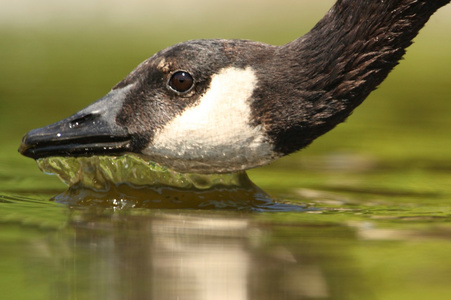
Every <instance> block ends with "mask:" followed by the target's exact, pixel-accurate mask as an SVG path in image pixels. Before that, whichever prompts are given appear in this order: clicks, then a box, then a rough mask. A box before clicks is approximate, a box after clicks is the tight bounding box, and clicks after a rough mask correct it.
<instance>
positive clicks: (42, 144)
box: [19, 86, 131, 159]
mask: <svg viewBox="0 0 451 300" xmlns="http://www.w3.org/2000/svg"><path fill="white" fill-rule="evenodd" d="M129 89H130V86H128V87H125V88H122V89H120V90H113V91H111V92H110V93H109V94H107V95H106V96H105V97H103V98H101V99H100V100H98V101H97V102H95V103H93V104H91V105H90V106H88V107H86V108H85V109H83V110H81V111H79V112H78V113H76V114H74V115H72V116H70V117H68V118H66V119H64V120H61V121H59V122H57V123H54V124H51V125H48V126H45V127H42V128H38V129H34V130H32V131H30V132H28V133H27V134H26V135H25V136H24V137H23V139H22V143H21V145H20V147H19V152H20V153H21V154H23V155H25V156H28V157H31V158H34V159H38V158H42V157H49V156H90V155H119V154H123V153H124V152H128V151H130V150H131V149H130V148H131V136H130V134H129V133H128V130H127V128H125V127H122V126H120V125H117V124H116V115H117V114H118V111H119V110H120V108H121V107H122V103H123V101H124V99H125V97H126V94H127V92H128V90H129Z"/></svg>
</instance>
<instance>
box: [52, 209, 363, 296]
mask: <svg viewBox="0 0 451 300" xmlns="http://www.w3.org/2000/svg"><path fill="white" fill-rule="evenodd" d="M70 220H71V221H70V227H71V230H72V232H71V233H70V234H68V235H67V236H66V237H65V239H62V240H60V243H64V244H65V245H57V247H59V248H61V249H70V254H69V255H66V256H65V257H63V258H62V260H63V261H64V262H63V263H61V264H60V267H61V269H62V270H60V273H61V274H67V272H69V273H70V274H69V275H68V278H70V280H60V281H59V282H58V283H57V285H56V289H55V293H56V294H55V299H62V298H71V299H72V298H73V299H75V298H78V297H80V296H81V295H83V296H87V298H94V297H95V298H108V299H197V300H199V299H210V300H211V299H236V300H240V299H317V298H329V299H343V298H346V297H344V296H345V294H346V293H348V292H350V290H347V287H350V286H351V285H352V293H357V294H359V293H360V292H363V287H360V285H361V283H359V280H356V279H357V278H358V277H359V274H358V271H357V270H353V272H350V273H348V274H347V275H346V276H340V275H339V274H343V270H344V269H347V268H352V260H351V259H350V257H349V256H348V254H347V251H345V250H346V247H347V243H348V242H349V238H353V237H354V233H353V232H352V231H351V230H350V229H349V228H341V227H340V228H337V227H335V226H320V227H318V226H308V225H301V224H296V226H290V225H289V224H286V225H281V226H277V225H274V224H269V223H261V222H258V221H255V220H254V215H253V214H252V213H251V214H249V213H245V214H237V213H233V212H221V213H218V212H214V211H210V212H208V213H206V212H187V211H162V210H156V211H149V210H140V209H134V210H131V211H128V212H126V213H125V212H123V213H117V212H116V213H112V211H111V210H110V209H106V210H99V209H98V208H97V209H96V208H93V207H91V208H90V209H89V210H82V211H80V210H73V211H72V213H71V216H70ZM335 238H339V240H338V242H337V240H335ZM331 239H334V241H333V244H334V249H330V248H328V245H329V244H330V243H331V242H332V241H331ZM66 279H67V278H66ZM68 294H69V295H70V297H68ZM365 299H369V298H368V297H367V296H366V297H365Z"/></svg>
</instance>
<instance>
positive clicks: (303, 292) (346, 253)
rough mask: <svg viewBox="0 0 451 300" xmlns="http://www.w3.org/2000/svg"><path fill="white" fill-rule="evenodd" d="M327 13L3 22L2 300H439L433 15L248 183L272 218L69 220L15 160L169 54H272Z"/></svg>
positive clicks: (235, 214) (450, 180) (48, 185)
mask: <svg viewBox="0 0 451 300" xmlns="http://www.w3.org/2000/svg"><path fill="white" fill-rule="evenodd" d="M290 3H291V2H290ZM304 5H305V4H304ZM300 7H301V6H299V5H298V6H296V9H298V8H299V9H300ZM325 7H327V5H326V6H325ZM325 7H324V8H323V11H318V12H317V13H316V12H315V13H311V14H310V13H306V12H305V11H303V10H299V11H302V12H303V13H302V14H303V18H302V19H303V20H302V23H300V22H301V21H299V19H298V18H295V17H294V16H295V14H294V13H289V12H288V11H287V10H285V13H286V15H283V14H280V15H279V14H276V15H277V17H275V16H274V11H271V10H272V8H270V6H268V5H267V4H266V5H263V7H262V15H261V16H255V18H252V19H251V20H249V19H248V18H245V17H244V16H246V15H247V13H249V12H250V11H251V9H252V8H253V7H252V6H249V7H247V6H245V7H244V8H243V11H240V12H238V13H237V12H235V11H234V10H231V11H223V14H224V16H223V17H221V18H216V17H217V16H219V15H214V14H213V15H210V17H205V18H203V19H202V18H199V19H196V20H195V21H194V25H193V26H188V27H180V26H182V25H183V24H184V23H183V21H182V20H178V21H174V23H173V24H170V25H168V26H167V27H165V26H161V22H162V19H161V17H160V19H158V20H146V21H143V20H139V22H138V21H137V22H138V23H136V24H128V23H127V24H126V23H125V22H124V24H119V25H118V23H114V22H107V21H105V22H104V23H95V24H94V23H86V22H81V21H74V22H75V23H74V24H69V23H70V21H67V22H68V23H64V24H63V25H64V26H61V27H60V26H59V23H52V24H51V26H50V25H48V24H38V25H35V26H32V25H29V24H28V25H23V26H21V25H15V26H12V25H8V26H7V25H2V26H0V70H1V71H0V129H1V130H0V132H1V138H2V147H1V148H0V257H1V260H0V274H1V275H0V287H1V294H2V299H107V298H108V299H384V300H385V299H409V300H410V299H449V298H451V288H450V283H451V279H450V278H451V211H450V210H451V208H450V207H451V206H450V204H451V155H450V152H451V130H450V129H451V118H450V117H449V116H450V115H451V101H450V100H451V96H450V94H451V71H450V70H451V68H450V67H449V66H450V65H451V55H450V54H449V53H451V42H450V40H449V39H448V36H449V32H451V24H450V22H449V21H446V20H447V18H446V17H443V16H441V15H438V16H436V18H435V19H432V21H431V22H430V24H428V25H429V26H427V27H426V28H425V29H424V30H423V31H422V32H421V34H420V36H419V37H418V38H417V39H416V42H415V44H414V45H413V46H412V47H411V48H410V49H409V51H408V54H407V56H406V59H405V61H403V62H402V63H401V65H400V66H398V67H397V68H396V69H395V71H394V72H393V73H392V74H391V75H390V76H389V78H388V80H387V81H386V82H384V83H383V84H382V86H381V87H380V88H379V89H378V90H377V91H375V92H374V93H373V94H372V95H371V96H370V97H369V98H368V99H367V100H366V101H365V103H364V104H362V106H361V107H359V108H358V109H357V110H356V112H355V113H354V114H353V115H352V116H351V117H350V119H349V120H348V121H347V122H346V123H345V124H342V125H340V126H338V128H336V129H335V130H334V131H332V132H331V133H329V134H327V135H325V136H324V137H321V138H320V139H318V140H317V141H316V142H315V143H314V144H313V145H312V146H310V147H309V148H308V149H306V150H304V151H301V152H299V153H297V154H294V155H291V156H290V157H287V158H284V159H281V160H279V161H277V162H275V163H273V164H271V165H270V166H267V167H264V168H259V169H255V170H251V171H249V172H248V174H249V176H250V178H251V179H252V181H253V182H254V183H256V184H257V185H258V186H259V187H260V188H261V189H262V190H264V191H266V192H267V193H268V194H269V195H271V197H272V198H273V199H277V203H279V204H283V205H285V206H284V209H281V210H282V211H274V210H268V211H265V210H261V211H255V210H243V209H240V210H235V209H227V210H224V209H220V208H218V207H216V208H211V207H210V208H205V209H199V207H195V208H193V207H191V208H190V207H187V208H183V209H182V208H180V207H178V208H177V206H175V208H168V206H165V205H161V206H158V207H155V206H152V205H150V206H147V207H146V208H136V207H135V208H134V207H132V205H131V206H130V205H127V203H125V202H124V201H122V202H121V199H124V198H126V195H124V194H123V191H119V192H118V194H117V195H116V196H115V197H116V198H115V199H112V200H115V201H116V202H115V203H117V205H96V203H93V202H90V205H88V206H77V207H73V206H71V205H66V204H62V203H58V202H55V201H51V200H50V199H52V198H53V197H55V196H58V195H61V194H63V193H65V191H66V187H65V186H64V185H63V184H62V183H61V182H60V181H59V180H58V179H57V178H56V177H54V176H46V175H44V174H43V173H41V172H40V171H39V169H38V168H37V166H36V163H35V162H34V161H32V160H30V159H27V158H24V157H21V156H20V155H19V154H18V153H17V148H18V146H19V143H20V139H21V137H22V135H23V134H24V133H25V132H27V131H28V130H30V129H32V128H36V127H40V126H43V125H46V124H49V123H51V122H54V121H57V120H59V119H62V118H64V117H66V116H68V115H70V114H71V113H73V112H75V111H77V110H79V109H81V108H82V107H84V106H86V105H87V104H89V103H91V102H93V101H94V100H96V99H98V98H100V97H101V96H103V95H104V94H105V93H106V92H108V90H109V89H110V88H111V86H113V85H114V84H115V83H116V82H118V81H119V80H120V79H121V78H123V77H124V76H125V75H126V74H127V73H128V72H129V71H131V69H132V68H134V66H136V65H137V64H138V63H139V62H140V61H142V60H144V59H145V58H146V57H148V56H149V55H151V54H152V53H154V52H155V51H157V50H159V49H161V48H164V47H165V46H167V45H170V44H174V43H176V42H179V41H182V40H186V39H192V38H210V37H225V38H233V37H242V38H250V39H254V40H261V41H265V42H269V43H282V42H285V41H288V40H290V39H292V38H295V37H296V36H298V35H299V34H300V33H302V32H305V31H306V30H308V28H310V27H311V26H312V25H313V23H314V20H315V19H317V18H319V16H320V15H322V14H323V13H324V9H325ZM265 9H266V10H267V11H266V10H265ZM293 10H294V8H293ZM448 11H449V9H448ZM216 13H218V12H216ZM218 14H219V13H218ZM227 14H229V15H227ZM253 14H255V12H253ZM221 16H222V15H221ZM231 16H234V17H236V19H233V18H232V17H231ZM448 16H449V13H448ZM232 19H233V20H232ZM144 22H148V23H144ZM152 22H154V23H152ZM268 22H271V24H280V26H281V27H277V26H275V27H274V26H270V28H268ZM68 24H69V25H68ZM142 24H147V26H142ZM143 27H145V28H143ZM180 28H184V30H180ZM281 32H282V33H283V34H281ZM160 192H161V193H160V194H163V195H164V191H160ZM121 193H122V194H121ZM99 197H100V196H99ZM290 207H291V208H293V207H295V208H297V209H290Z"/></svg>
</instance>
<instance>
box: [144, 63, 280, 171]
mask: <svg viewBox="0 0 451 300" xmlns="http://www.w3.org/2000/svg"><path fill="white" fill-rule="evenodd" d="M256 85H257V77H256V76H255V73H254V71H253V70H252V68H250V67H248V68H246V69H238V68H226V69H223V70H221V71H220V72H219V73H218V74H215V75H214V76H213V77H212V80H211V84H210V88H209V89H208V90H207V92H206V93H205V94H204V95H203V96H202V98H201V99H200V100H199V103H198V105H196V106H194V107H190V108H188V109H186V110H185V112H183V114H181V115H179V116H177V117H176V118H174V119H173V120H172V121H171V122H169V123H168V124H167V125H166V126H165V127H164V128H163V129H162V130H159V131H158V132H156V134H155V136H154V140H153V142H152V144H151V145H149V147H148V148H146V149H145V150H144V151H143V153H144V154H145V155H148V156H149V157H151V158H153V159H154V160H156V161H157V162H160V163H162V164H163V165H166V166H168V167H171V168H173V169H175V170H178V171H182V172H202V173H215V172H231V171H237V170H243V169H247V168H251V167H255V166H260V165H263V164H266V163H268V162H269V161H271V160H272V159H273V152H272V146H271V145H270V144H269V143H268V142H266V141H265V138H264V137H265V135H264V132H263V129H262V128H261V127H260V126H252V125H251V107H250V106H251V101H252V98H251V97H252V93H253V91H254V89H255V87H256Z"/></svg>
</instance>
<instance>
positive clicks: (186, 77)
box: [169, 71, 194, 93]
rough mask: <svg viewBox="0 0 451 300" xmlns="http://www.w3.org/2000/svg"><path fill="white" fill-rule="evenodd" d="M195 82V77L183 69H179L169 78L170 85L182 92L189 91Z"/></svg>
mask: <svg viewBox="0 0 451 300" xmlns="http://www.w3.org/2000/svg"><path fill="white" fill-rule="evenodd" d="M193 83H194V79H193V77H192V76H191V75H190V74H189V73H187V72H183V71H178V72H175V73H174V74H172V76H171V79H169V86H170V87H171V88H172V89H173V90H175V91H177V92H180V93H183V92H186V91H188V90H189V89H190V88H191V87H192V86H193Z"/></svg>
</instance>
